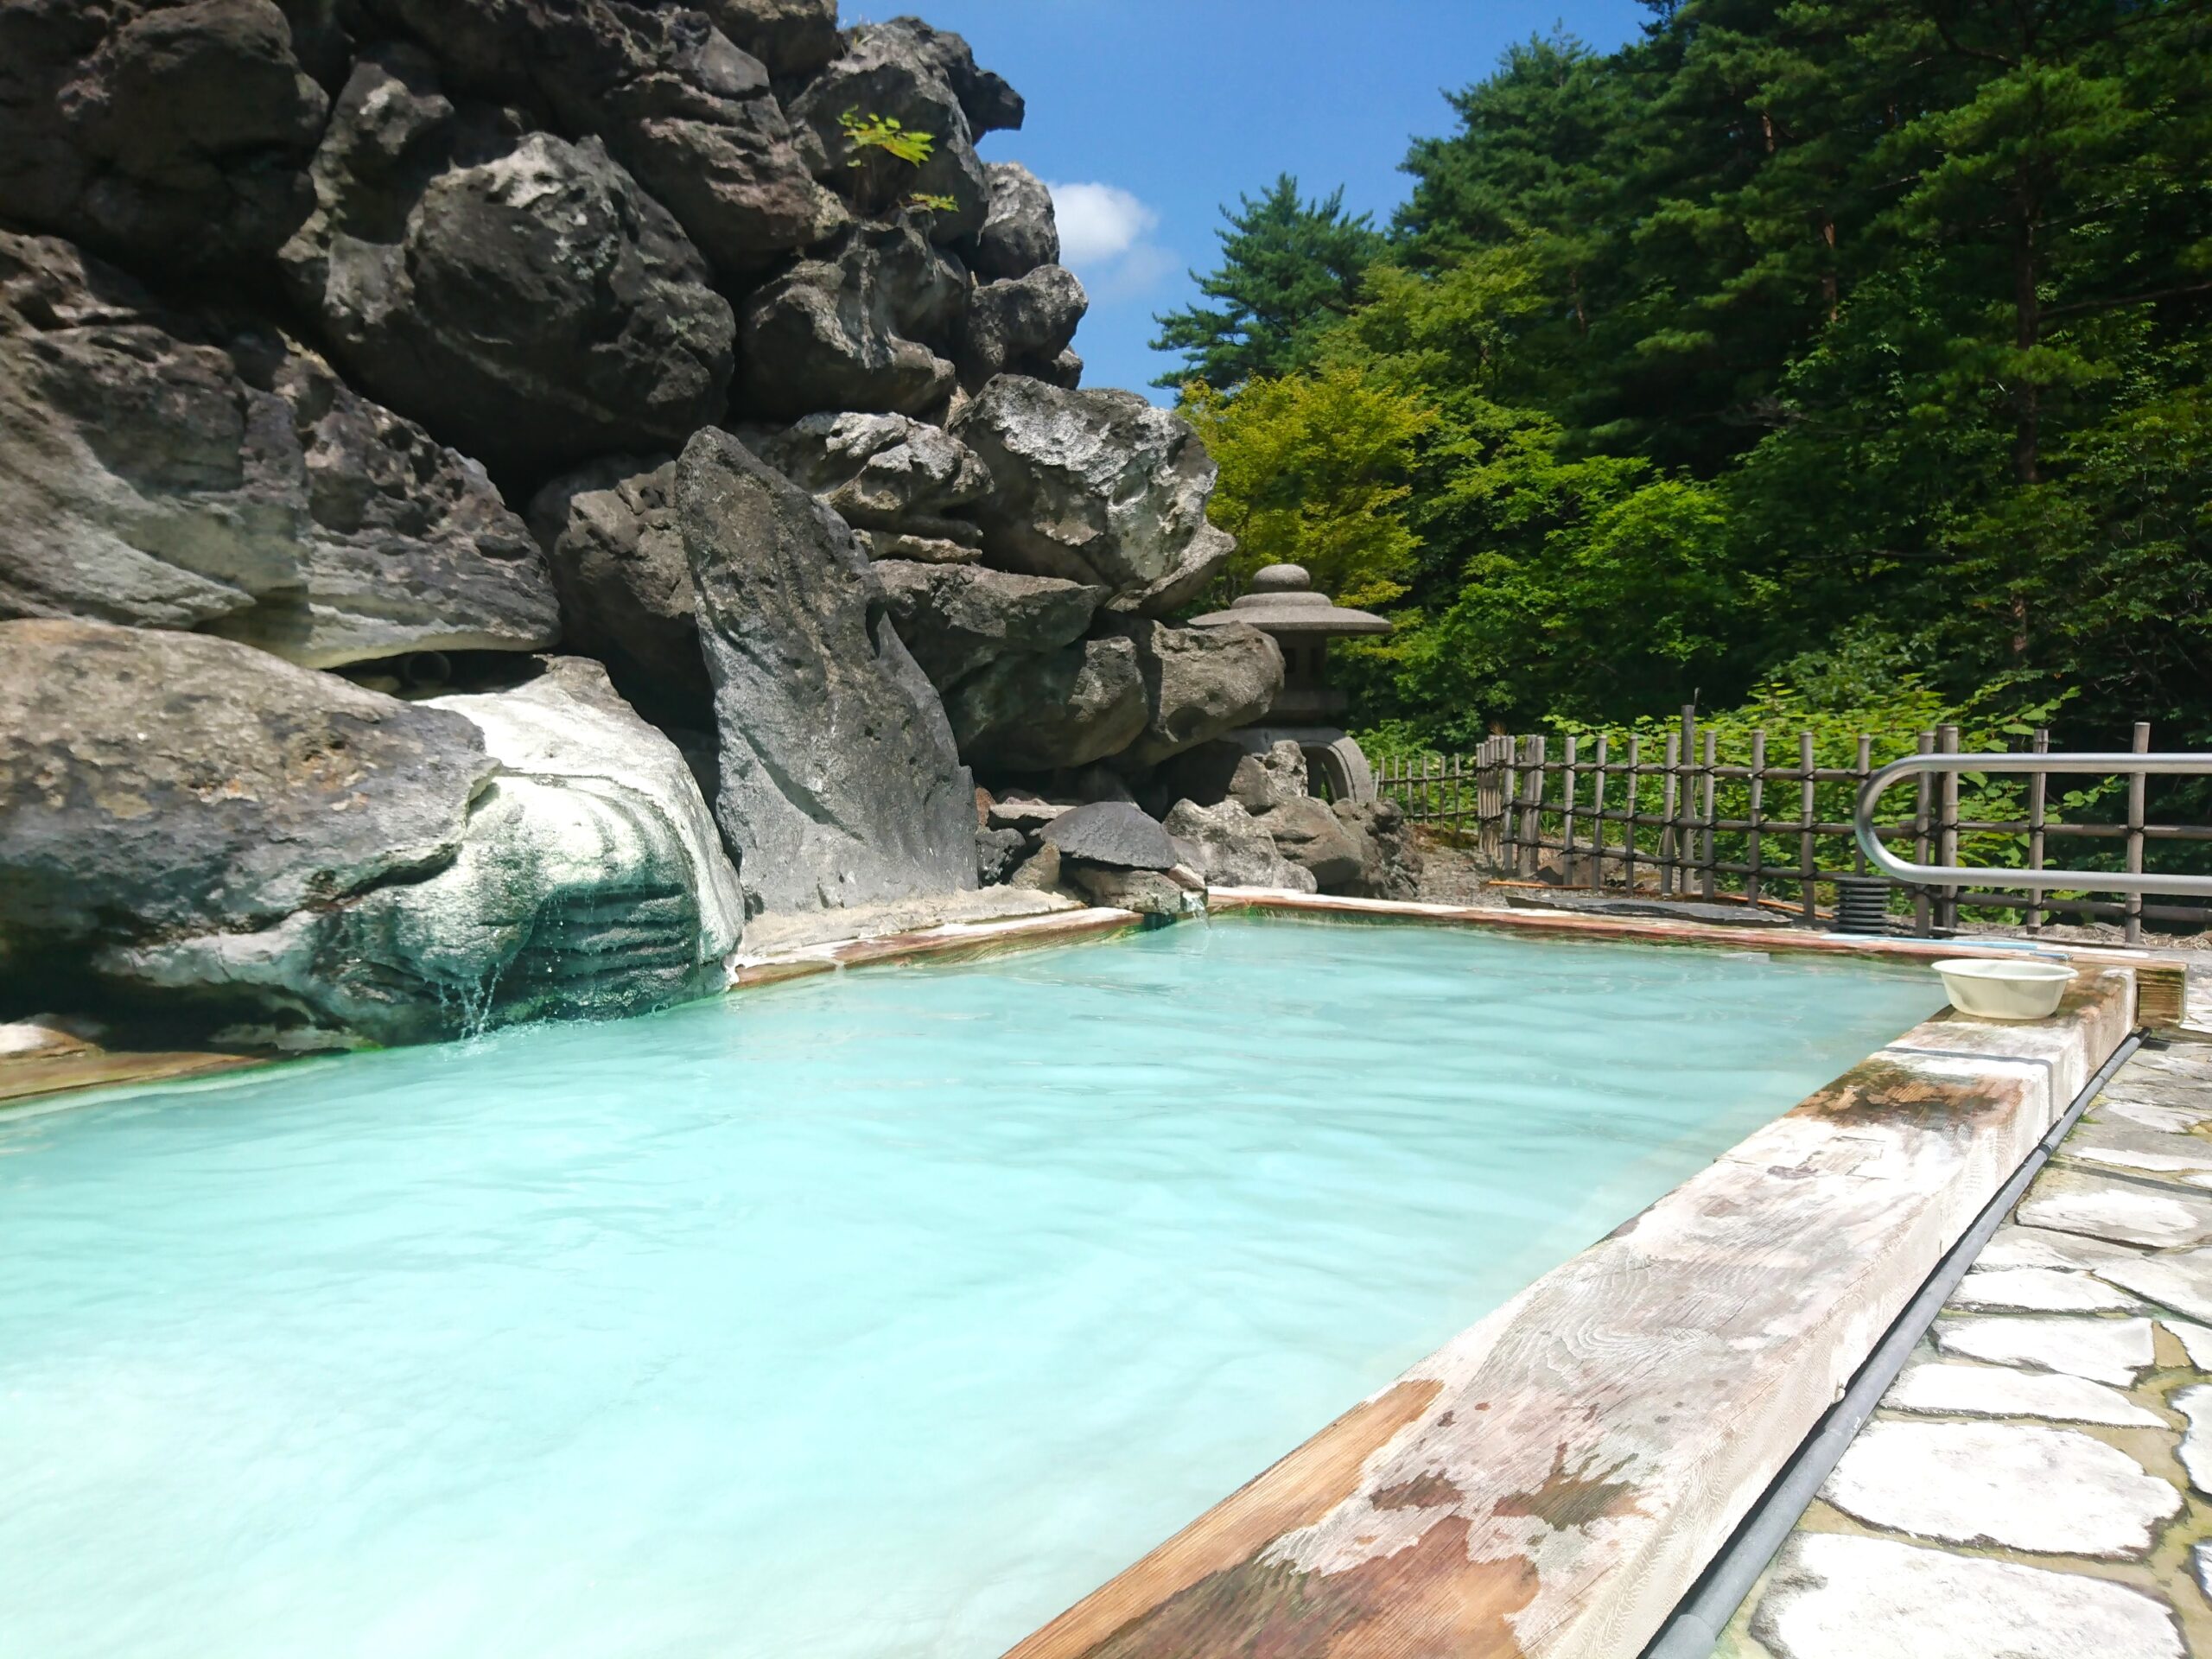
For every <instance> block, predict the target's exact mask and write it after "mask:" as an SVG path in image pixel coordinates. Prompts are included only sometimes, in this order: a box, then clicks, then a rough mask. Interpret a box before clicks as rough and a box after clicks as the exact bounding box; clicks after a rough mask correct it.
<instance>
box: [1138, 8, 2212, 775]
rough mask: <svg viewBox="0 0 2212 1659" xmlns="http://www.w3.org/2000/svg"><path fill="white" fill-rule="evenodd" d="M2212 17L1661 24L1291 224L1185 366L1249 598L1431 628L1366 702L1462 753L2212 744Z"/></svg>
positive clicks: (1463, 95)
mask: <svg viewBox="0 0 2212 1659" xmlns="http://www.w3.org/2000/svg"><path fill="white" fill-rule="evenodd" d="M2209 10H2212V8H2208V5H2207V4H2206V3H2202V0H1910V3H1905V0H1788V3H1774V0H1678V3H1676V0H1659V3H1655V4H1654V5H1653V6H1652V16H1651V18H1650V21H1649V25H1648V27H1647V28H1646V29H1645V30H1644V31H1643V35H1642V36H1641V38H1639V39H1637V41H1634V42H1632V43H1631V44H1630V45H1629V46H1628V47H1626V48H1624V49H1622V50H1620V51H1618V52H1613V53H1610V54H1600V53H1597V52H1593V51H1591V50H1589V49H1587V48H1585V47H1583V46H1581V45H1580V44H1578V43H1576V42H1575V41H1573V40H1571V39H1567V38H1565V37H1563V36H1554V37H1552V38H1548V39H1537V40H1532V41H1529V42H1528V43H1527V44H1526V45H1524V46H1522V47H1519V48H1516V49H1515V50H1513V51H1512V52H1510V54H1507V56H1506V57H1505V59H1504V60H1503V62H1502V63H1501V64H1500V65H1499V66H1498V67H1497V71H1496V72H1495V73H1492V74H1491V76H1489V77H1488V78H1487V79H1484V80H1481V81H1479V82H1478V83H1476V84H1474V85H1472V86H1468V87H1466V88H1465V90H1464V91H1461V92H1458V93H1456V94H1453V95H1452V100H1451V101H1452V108H1453V110H1454V111H1455V113H1456V115H1457V118H1458V127H1457V130H1454V131H1452V132H1451V133H1449V134H1448V135H1446V136H1443V137H1434V138H1427V139H1422V140H1420V141H1418V142H1416V143H1414V145H1413V147H1412V149H1411V151H1410V153H1409V154H1408V156H1407V158H1406V162H1405V163H1404V166H1405V170H1406V171H1407V172H1408V174H1409V175H1411V177H1412V181H1413V182H1412V188H1411V192H1410V196H1409V199H1408V201H1407V203H1406V205H1405V206H1404V207H1403V208H1402V210H1401V211H1400V212H1399V213H1398V214H1397V215H1396V217H1395V220H1394V221H1393V222H1392V223H1391V224H1390V225H1389V226H1388V227H1387V229H1383V230H1378V229H1376V228H1375V227H1374V226H1371V225H1370V224H1369V223H1368V222H1367V221H1366V220H1364V219H1358V218H1355V217H1352V216H1350V215H1348V214H1347V213H1345V212H1344V207H1343V205H1342V201H1341V196H1340V195H1338V196H1331V197H1325V198H1319V199H1311V200H1309V199H1306V198H1304V197H1302V196H1301V195H1300V189H1299V186H1298V184H1297V182H1296V181H1294V180H1292V179H1288V178H1284V179H1281V180H1278V181H1276V182H1275V183H1274V186H1272V187H1271V188H1268V190H1267V191H1265V192H1264V193H1263V194H1262V195H1260V196H1258V197H1256V198H1253V197H1247V198H1245V199H1244V200H1242V201H1241V202H1240V203H1239V204H1238V206H1237V207H1236V208H1234V209H1230V210H1226V215H1225V216H1226V218H1227V219H1228V225H1227V227H1226V228H1225V229H1224V232H1223V257H1222V263H1221V265H1220V268H1219V269H1218V270H1216V271H1215V272H1214V273H1213V274H1212V275H1211V277H1207V278H1205V281H1204V284H1203V297H1202V299H1201V301H1200V302H1199V303H1198V304H1196V305H1193V306H1192V307H1191V308H1187V309H1186V310H1184V311H1181V312H1179V313H1176V314H1173V315H1169V316H1166V317H1163V318H1162V319H1161V320H1160V321H1161V326H1162V334H1161V337H1160V342H1159V343H1160V345H1161V346H1163V347H1165V348H1166V349H1171V350H1175V351H1179V352H1180V353H1182V354H1183V357H1184V360H1185V367H1186V378H1185V384H1184V405H1185V410H1186V412H1187V413H1188V414H1190V415H1191V416H1192V418H1193V419H1194V420H1195V421H1196V422H1197V423H1198V425H1199V426H1200V428H1201V429H1202V430H1203V431H1204V433H1205V436H1206V439H1207V442H1208V443H1209V445H1210V447H1211V449H1212V451H1213V453H1214V454H1215V456H1216V458H1217V460H1218V461H1219V462H1220V464H1221V467H1222V485H1221V487H1220V490H1219V492H1218V493H1217V496H1216V499H1215V506H1214V512H1215V513H1216V516H1217V522H1218V523H1220V524H1221V525H1222V526H1223V527H1224V529H1227V530H1229V531H1231V532H1233V533H1235V534H1236V535H1237V536H1238V537H1240V538H1241V542H1242V554H1241V563H1240V565H1239V567H1238V569H1239V570H1240V571H1243V572H1247V573H1249V569H1251V568H1253V567H1254V566H1256V565H1257V564H1260V563H1269V562H1272V561H1274V560H1277V559H1290V560H1296V561H1297V562H1299V563H1305V564H1307V565H1309V566H1311V567H1313V569H1314V570H1315V572H1316V574H1317V576H1318V577H1319V581H1320V585H1322V586H1323V587H1324V588H1327V589H1328V590H1329V591H1331V592H1332V593H1334V594H1338V595H1339V596H1340V597H1343V598H1344V599H1346V600H1348V601H1351V602H1352V603H1355V604H1362V605H1366V606H1369V607H1375V608H1381V609H1383V610H1385V611H1386V612H1388V613H1389V614H1390V615H1392V616H1393V617H1394V618H1395V620H1397V622H1398V624H1399V627H1398V631H1397V632H1396V633H1395V635H1394V636H1393V637H1392V638H1391V639H1389V640H1387V641H1383V642H1380V643H1377V644H1376V645H1363V646H1360V647H1356V648H1353V649H1352V650H1351V651H1348V652H1346V653H1345V662H1344V671H1343V677H1344V678H1345V680H1346V681H1347V682H1348V683H1349V684H1350V686H1351V690H1353V692H1354V694H1355V697H1356V700H1357V719H1358V720H1359V721H1360V723H1362V724H1363V725H1367V726H1370V727H1381V728H1383V729H1385V730H1388V731H1389V732H1391V733H1393V734H1396V735H1397V736H1398V737H1400V738H1403V739H1407V740H1409V741H1419V742H1420V743H1421V744H1424V745H1433V746H1436V747H1446V748H1465V747H1471V745H1472V743H1473V742H1474V741H1476V740H1477V739H1478V737H1479V736H1480V735H1481V734H1483V733H1484V732H1486V731H1489V730H1492V729H1515V730H1524V729H1531V728H1534V727H1535V725H1537V724H1539V723H1544V722H1549V723H1553V724H1569V725H1572V724H1581V725H1584V726H1588V725H1592V724H1609V725H1613V726H1616V727H1620V726H1626V725H1630V724H1633V723H1635V722H1637V721H1645V720H1650V719H1656V718H1661V717H1663V716H1664V715H1667V714H1668V713H1669V711H1671V710H1673V709H1676V708H1677V707H1678V706H1679V705H1680V704H1681V703H1683V702H1689V701H1691V700H1693V699H1694V700H1696V701H1698V702H1700V703H1702V704H1703V705H1705V706H1707V707H1708V708H1728V707H1732V706H1738V705H1740V706H1742V707H1745V708H1747V709H1748V708H1755V707H1758V706H1761V705H1762V703H1763V702H1764V704H1766V705H1769V706H1786V707H1788V708H1789V709H1792V710H1794V711H1796V712H1797V713H1800V714H1808V715H1809V714H1814V713H1818V712H1820V709H1816V708H1815V707H1814V705H1815V703H1821V707H1823V708H1825V709H1827V710H1828V711H1830V712H1834V713H1837V714H1842V713H1844V712H1846V711H1847V710H1851V709H1870V708H1875V707H1889V706H1892V705H1894V706H1895V707H1896V708H1897V709H1904V708H1905V707H1906V706H1907V705H1910V707H1911V708H1913V709H1918V708H1919V706H1920V705H1921V704H1922V703H1923V702H1927V703H1929V706H1930V707H1936V706H1939V705H1940V706H1942V707H1943V708H1947V709H1966V708H1973V709H1982V710H1996V709H2000V708H2001V709H2012V710H2015V711H2017V710H2022V709H2043V710H2050V711H2055V718H2056V721H2057V722H2058V724H2059V726H2060V728H2061V731H2062V741H2066V742H2070V743H2072V744H2074V745H2075V746H2077V747H2107V746H2110V747H2124V746H2125V737H2126V728H2127V725H2128V723H2129V722H2130V721H2133V720H2136V719H2139V718H2149V719H2152V720H2154V721H2158V723H2159V732H2158V734H2159V737H2160V739H2161V747H2164V746H2165V745H2166V744H2167V743H2173V744H2183V743H2186V744H2196V745H2212V390H2209V389H2208V387H2207V385H2206V372H2207V369H2208V367H2212V162H2208V160H2207V157H2208V156H2212V16H2209V15H2208V11H2209ZM1824 688H1825V689H1824ZM1777 698H1779V699H1781V700H1782V702H1780V703H1779V704H1777V702H1776V699H1777ZM1823 698H1825V699H1827V701H1826V702H1824V703H1822V702H1821V700H1822V699H1823ZM1994 717H1995V716H1994V715H1992V718H1994ZM1386 722H1387V723H1388V724H1387V725H1386V724H1385V723H1386Z"/></svg>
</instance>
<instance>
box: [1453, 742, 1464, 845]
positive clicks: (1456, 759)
mask: <svg viewBox="0 0 2212 1659" xmlns="http://www.w3.org/2000/svg"><path fill="white" fill-rule="evenodd" d="M1466 760H1467V757H1466V756H1465V755H1463V754H1455V755H1453V756H1452V834H1453V835H1455V836H1457V835H1461V834H1464V833H1465V828H1466V823H1467V784H1466Z"/></svg>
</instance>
